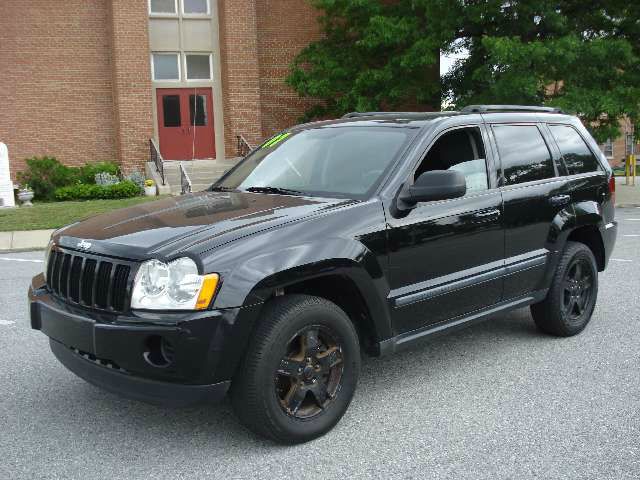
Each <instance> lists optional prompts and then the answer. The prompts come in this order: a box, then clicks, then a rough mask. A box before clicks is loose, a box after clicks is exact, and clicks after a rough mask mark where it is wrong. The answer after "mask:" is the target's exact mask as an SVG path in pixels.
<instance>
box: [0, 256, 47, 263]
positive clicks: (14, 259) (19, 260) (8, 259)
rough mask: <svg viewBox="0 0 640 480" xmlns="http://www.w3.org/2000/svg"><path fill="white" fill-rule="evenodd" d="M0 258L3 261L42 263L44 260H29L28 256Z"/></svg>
mask: <svg viewBox="0 0 640 480" xmlns="http://www.w3.org/2000/svg"><path fill="white" fill-rule="evenodd" d="M0 260H4V261H5V262H27V263H44V260H30V259H28V258H5V257H0Z"/></svg>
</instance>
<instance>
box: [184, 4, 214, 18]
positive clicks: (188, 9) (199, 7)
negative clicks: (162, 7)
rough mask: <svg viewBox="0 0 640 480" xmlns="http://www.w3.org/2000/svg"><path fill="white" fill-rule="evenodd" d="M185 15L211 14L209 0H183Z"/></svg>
mask: <svg viewBox="0 0 640 480" xmlns="http://www.w3.org/2000/svg"><path fill="white" fill-rule="evenodd" d="M182 13H183V14H185V15H209V13H210V12H209V0H182Z"/></svg>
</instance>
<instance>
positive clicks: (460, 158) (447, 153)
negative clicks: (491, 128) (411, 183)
mask: <svg viewBox="0 0 640 480" xmlns="http://www.w3.org/2000/svg"><path fill="white" fill-rule="evenodd" d="M431 170H458V171H460V172H462V173H463V174H464V176H465V179H466V180H467V192H474V191H480V190H486V189H487V188H489V184H488V182H487V163H486V160H485V153H484V144H483V142H482V136H481V135H480V130H479V129H478V128H459V129H456V130H453V131H451V132H448V133H445V134H444V135H442V136H441V137H440V138H439V139H438V140H437V141H436V143H434V144H433V146H432V147H431V148H430V149H429V152H428V153H427V155H426V156H425V158H424V160H423V161H422V163H421V164H420V166H419V167H418V169H417V170H416V173H415V178H418V177H419V176H420V175H422V174H423V173H424V172H428V171H431Z"/></svg>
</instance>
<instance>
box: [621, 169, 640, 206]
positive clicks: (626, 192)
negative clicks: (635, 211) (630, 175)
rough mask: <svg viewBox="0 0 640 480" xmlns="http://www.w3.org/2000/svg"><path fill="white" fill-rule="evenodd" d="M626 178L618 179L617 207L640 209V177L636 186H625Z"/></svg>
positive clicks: (637, 178)
mask: <svg viewBox="0 0 640 480" xmlns="http://www.w3.org/2000/svg"><path fill="white" fill-rule="evenodd" d="M625 181H626V179H625V177H616V207H623V208H624V207H640V177H636V184H635V186H634V185H625Z"/></svg>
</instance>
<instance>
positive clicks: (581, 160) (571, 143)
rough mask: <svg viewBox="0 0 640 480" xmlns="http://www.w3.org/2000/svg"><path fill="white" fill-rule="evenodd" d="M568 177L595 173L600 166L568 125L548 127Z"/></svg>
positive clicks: (577, 134)
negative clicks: (558, 149)
mask: <svg viewBox="0 0 640 480" xmlns="http://www.w3.org/2000/svg"><path fill="white" fill-rule="evenodd" d="M549 129H550V130H551V133H552V134H553V138H555V139H556V142H557V144H558V148H560V152H561V153H562V158H563V159H564V163H565V165H566V166H567V170H569V175H576V174H578V173H587V172H597V171H598V170H600V164H599V163H598V160H597V159H596V157H594V156H593V153H591V150H589V147H588V146H587V144H586V143H584V140H583V139H582V137H581V136H580V134H579V133H578V132H576V131H575V130H574V128H573V127H570V126H569V125H549Z"/></svg>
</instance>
